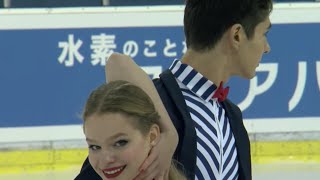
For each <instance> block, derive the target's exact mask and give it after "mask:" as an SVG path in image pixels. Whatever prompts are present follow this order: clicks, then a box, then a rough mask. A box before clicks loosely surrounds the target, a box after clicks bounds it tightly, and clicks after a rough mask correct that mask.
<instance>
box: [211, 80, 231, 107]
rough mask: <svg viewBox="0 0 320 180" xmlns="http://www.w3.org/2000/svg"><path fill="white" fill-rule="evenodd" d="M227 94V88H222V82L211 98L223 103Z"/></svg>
mask: <svg viewBox="0 0 320 180" xmlns="http://www.w3.org/2000/svg"><path fill="white" fill-rule="evenodd" d="M228 93H229V86H228V87H226V88H223V82H222V81H221V82H220V85H219V87H218V88H217V89H216V92H215V93H214V94H213V96H212V98H218V101H219V102H222V101H224V100H225V99H226V98H227V96H228Z"/></svg>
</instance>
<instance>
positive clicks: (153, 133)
mask: <svg viewBox="0 0 320 180" xmlns="http://www.w3.org/2000/svg"><path fill="white" fill-rule="evenodd" d="M159 140H160V127H159V126H158V125H156V124H154V125H152V126H151V128H150V131H149V143H150V145H151V146H155V145H156V144H158V142H159Z"/></svg>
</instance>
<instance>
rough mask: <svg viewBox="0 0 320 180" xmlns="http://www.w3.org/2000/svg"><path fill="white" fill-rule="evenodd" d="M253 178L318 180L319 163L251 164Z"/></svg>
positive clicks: (38, 178) (59, 175) (45, 176)
mask: <svg viewBox="0 0 320 180" xmlns="http://www.w3.org/2000/svg"><path fill="white" fill-rule="evenodd" d="M78 171H79V170H78V168H76V167H74V168H72V169H69V170H65V171H46V172H39V173H32V174H11V175H0V180H7V179H8V180H9V179H10V180H21V179H24V180H72V179H74V177H75V176H76V174H77V173H78ZM253 180H320V164H319V163H318V164H317V163H274V164H255V165H254V166H253Z"/></svg>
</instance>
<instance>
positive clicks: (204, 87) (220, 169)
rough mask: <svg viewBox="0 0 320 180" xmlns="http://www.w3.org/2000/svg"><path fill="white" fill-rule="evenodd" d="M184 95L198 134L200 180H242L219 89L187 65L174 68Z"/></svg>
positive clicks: (197, 169) (172, 66)
mask: <svg viewBox="0 0 320 180" xmlns="http://www.w3.org/2000/svg"><path fill="white" fill-rule="evenodd" d="M170 70H171V72H172V74H173V75H174V76H175V78H176V80H177V83H178V85H179V87H180V89H181V91H182V94H183V96H184V99H185V102H186V104H187V107H188V111H189V113H190V116H191V118H192V120H193V121H194V124H195V130H196V134H197V160H196V162H197V164H196V170H195V179H196V180H211V179H212V180H213V179H216V180H229V179H230V180H233V179H238V158H237V149H236V145H235V139H234V136H233V133H232V131H231V128H230V124H229V119H228V117H227V115H226V114H225V110H224V109H223V107H222V106H221V104H220V103H219V102H218V101H217V99H216V98H214V99H212V96H213V94H214V93H215V90H216V88H217V86H216V85H215V84H214V83H213V82H212V81H210V80H208V79H207V78H205V77H204V76H202V75H201V74H200V73H199V72H197V71H196V70H195V69H193V68H192V67H191V66H189V65H187V64H182V63H181V62H180V61H179V60H175V61H174V62H173V64H172V65H171V67H170Z"/></svg>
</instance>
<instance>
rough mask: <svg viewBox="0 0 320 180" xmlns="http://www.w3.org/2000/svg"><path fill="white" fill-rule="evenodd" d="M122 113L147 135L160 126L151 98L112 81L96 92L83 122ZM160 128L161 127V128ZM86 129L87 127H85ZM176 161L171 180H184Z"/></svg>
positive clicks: (122, 82) (124, 83)
mask: <svg viewBox="0 0 320 180" xmlns="http://www.w3.org/2000/svg"><path fill="white" fill-rule="evenodd" d="M106 113H121V114H124V115H127V116H130V117H135V118H128V120H129V119H130V120H131V121H130V122H131V124H132V125H133V126H134V127H135V128H136V129H137V130H139V131H140V132H141V133H142V134H143V135H146V134H147V133H148V132H149V130H150V128H151V127H152V125H154V124H157V125H158V126H159V124H160V123H159V120H160V115H159V114H158V112H157V111H156V109H155V106H154V103H153V102H152V100H151V99H150V97H149V96H148V95H147V94H146V93H145V92H144V91H143V90H142V89H141V88H139V87H138V86H135V85H133V84H131V83H129V82H127V81H121V80H118V81H112V82H110V83H108V84H102V85H101V86H99V87H98V88H97V89H96V90H94V91H93V92H92V93H91V94H90V96H89V98H88V100H87V102H86V105H85V108H84V112H83V120H84V121H86V119H87V118H88V117H89V116H92V115H94V114H96V115H102V114H106ZM159 127H160V126H159ZM84 128H85V127H84ZM175 163H176V162H175V161H173V162H172V165H171V167H170V170H169V180H184V179H186V178H185V176H184V175H183V174H182V173H181V172H180V171H179V170H178V169H177V167H176V165H175Z"/></svg>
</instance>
